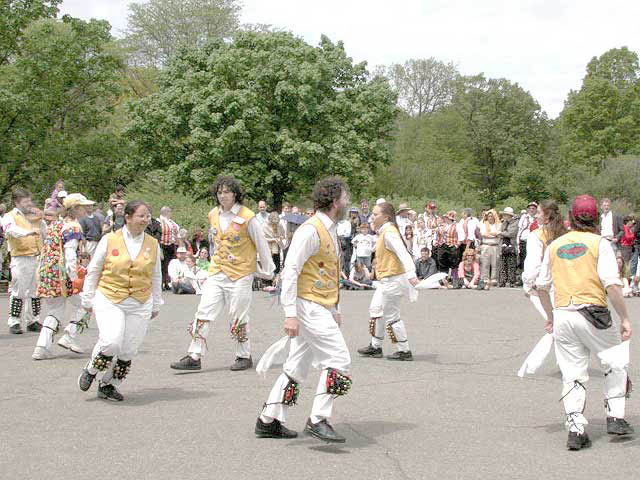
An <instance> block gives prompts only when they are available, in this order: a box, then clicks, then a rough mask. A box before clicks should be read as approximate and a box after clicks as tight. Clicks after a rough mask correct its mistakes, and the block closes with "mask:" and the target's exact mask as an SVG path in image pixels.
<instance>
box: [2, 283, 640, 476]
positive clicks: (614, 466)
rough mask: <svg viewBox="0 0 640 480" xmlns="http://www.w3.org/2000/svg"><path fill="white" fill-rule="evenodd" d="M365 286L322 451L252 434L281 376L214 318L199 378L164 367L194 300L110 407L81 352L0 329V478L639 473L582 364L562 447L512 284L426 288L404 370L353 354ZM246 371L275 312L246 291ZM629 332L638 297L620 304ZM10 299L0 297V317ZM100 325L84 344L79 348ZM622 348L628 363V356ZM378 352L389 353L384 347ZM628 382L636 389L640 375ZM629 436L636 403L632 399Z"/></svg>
mask: <svg viewBox="0 0 640 480" xmlns="http://www.w3.org/2000/svg"><path fill="white" fill-rule="evenodd" d="M371 296H372V293H371V292H351V291H347V292H344V291H343V292H341V299H342V311H343V315H344V318H345V322H344V326H343V331H344V335H345V338H346V340H347V344H348V346H349V349H350V351H351V354H352V359H353V365H352V375H353V381H354V385H353V388H352V390H351V392H350V393H349V394H348V395H346V396H344V397H341V398H339V399H338V400H337V401H336V408H335V412H334V418H333V420H332V423H333V425H334V427H335V429H336V430H337V431H338V432H340V433H342V434H343V435H345V436H346V437H347V443H345V444H344V445H340V446H336V445H328V444H325V443H323V442H321V441H319V440H316V439H313V438H311V437H307V436H304V435H301V436H300V437H299V438H297V439H295V440H274V439H257V438H255V435H254V433H253V429H254V426H255V421H256V418H257V416H258V414H259V413H260V410H261V406H262V403H263V402H264V401H265V399H266V397H267V394H268V392H269V390H270V388H271V385H272V384H273V382H274V380H275V379H276V377H277V375H278V374H279V373H280V368H279V367H278V366H276V367H275V368H273V369H272V370H271V371H269V372H268V374H267V376H266V378H262V377H260V376H258V375H257V374H256V372H255V371H254V370H251V371H245V372H231V371H229V368H228V367H229V365H231V363H233V360H234V358H233V357H234V344H233V342H232V341H231V339H230V337H229V334H228V327H227V320H226V319H220V320H219V321H217V322H216V324H215V326H214V328H213V331H212V333H211V335H210V337H209V341H208V344H209V353H208V355H207V356H206V357H205V358H204V359H203V369H202V371H200V372H197V373H181V372H176V371H174V370H171V369H170V368H169V364H170V363H171V362H173V361H176V360H178V359H179V358H180V357H182V356H183V355H184V354H185V351H186V348H187V345H188V343H189V338H190V337H189V335H188V333H187V326H188V324H189V322H190V320H191V318H192V316H193V314H194V312H195V309H196V306H197V302H198V297H195V296H175V295H172V294H170V293H165V294H164V298H165V305H164V306H163V308H162V311H161V313H160V315H159V317H158V318H157V319H155V320H154V321H152V323H151V325H150V328H149V331H148V334H147V337H146V339H145V342H144V344H143V346H142V347H141V350H140V352H139V354H138V356H137V357H136V358H135V359H134V361H133V364H132V368H131V373H130V374H129V376H128V377H127V379H126V381H125V382H124V383H123V384H122V386H121V387H120V392H121V393H122V394H123V395H124V396H125V401H124V402H121V403H109V402H106V401H104V400H100V399H98V398H97V397H96V389H95V386H94V387H92V389H91V390H90V391H89V392H86V393H85V392H81V391H80V390H79V389H78V387H77V384H76V380H77V377H78V375H79V374H80V371H81V369H82V367H83V366H84V364H85V363H86V361H87V358H88V353H87V354H85V355H76V354H73V353H69V352H67V351H66V350H61V349H58V348H57V347H56V350H55V352H54V353H55V358H53V359H51V360H45V361H34V360H32V359H31V353H32V351H33V348H34V346H35V343H36V334H33V333H29V334H24V335H10V334H9V333H8V329H7V328H6V324H5V327H2V333H0V358H1V359H2V363H1V364H2V378H1V382H0V402H1V403H0V419H1V420H0V439H1V445H2V449H0V478H2V479H5V478H6V479H16V478H26V479H48V480H57V479H61V480H62V479H64V480H72V479H83V480H86V479H93V478H100V479H102V478H105V479H112V478H113V479H154V480H157V479H189V480H192V479H201V478H202V479H276V480H277V479H280V478H282V479H285V478H286V479H291V478H304V479H307V478H309V479H311V478H314V479H316V478H317V479H346V478H348V479H350V480H357V479H378V478H380V479H405V478H408V479H485V478H486V479H542V478H544V479H563V480H565V479H567V478H577V479H580V478H584V479H595V478H609V477H611V478H638V477H636V475H638V473H637V472H638V471H639V467H640V433H639V434H638V435H637V436H635V437H631V438H625V439H620V438H611V437H609V436H608V435H607V434H606V426H605V411H604V407H603V396H602V387H603V375H602V373H601V371H600V370H599V366H598V364H597V362H596V361H595V360H592V370H591V376H592V378H591V381H589V382H588V384H587V399H588V400H587V407H586V411H585V415H586V417H587V418H588V419H589V425H588V427H587V431H588V432H589V434H590V436H591V438H592V441H593V446H592V447H591V448H590V449H587V450H582V451H579V452H568V451H567V450H566V449H565V442H566V431H565V429H564V415H563V409H562V404H561V403H559V402H558V400H559V398H560V396H561V388H562V385H561V380H560V374H559V370H558V368H557V367H556V365H555V357H554V356H553V355H550V356H549V358H547V361H546V363H545V365H544V366H543V367H542V368H541V369H540V371H539V372H538V373H537V374H536V375H534V376H532V377H528V378H526V379H524V380H522V379H520V378H519V377H518V376H517V371H518V369H519V367H520V365H521V364H522V362H523V360H524V358H525V357H526V355H527V354H528V352H529V351H530V350H531V348H532V347H533V346H534V345H535V343H536V342H537V341H538V340H539V338H540V337H541V336H542V334H543V333H544V332H543V330H542V319H541V318H540V316H539V314H538V313H536V311H535V310H534V308H533V306H532V305H531V304H530V303H529V301H528V300H527V299H526V298H525V297H524V296H523V294H522V292H521V291H520V290H517V289H494V290H491V291H490V292H480V291H428V292H421V293H420V297H419V299H418V301H417V302H416V303H414V304H410V303H408V302H406V303H405V305H404V306H403V310H402V311H403V318H404V320H405V322H406V325H407V330H408V333H409V340H410V345H411V350H412V351H413V355H414V359H415V360H414V361H413V362H392V361H388V360H386V359H368V358H360V357H358V355H357V353H356V349H357V348H359V347H362V346H364V345H366V344H367V342H368V315H367V307H368V303H369V301H370V299H371ZM254 298H255V302H254V306H253V316H254V321H253V325H252V334H251V341H252V350H253V357H254V363H257V361H258V360H259V358H260V356H261V354H262V352H264V351H265V350H266V349H267V348H268V347H269V346H270V345H271V344H272V343H273V342H275V341H276V340H278V339H279V338H280V337H281V336H282V335H283V331H282V320H283V314H282V309H281V307H279V306H278V305H277V303H276V302H275V301H274V299H273V298H272V297H269V295H267V294H265V293H262V292H256V293H255V297H254ZM627 304H628V308H629V310H630V313H631V317H632V319H633V324H634V328H635V329H636V334H638V335H640V331H639V330H637V329H638V328H639V327H638V322H637V318H638V315H639V313H640V299H635V298H633V299H629V300H628V301H627ZM7 310H8V298H7V297H6V296H2V297H0V312H3V315H5V314H6V312H7ZM96 337H97V330H96V328H95V322H94V323H93V324H92V325H91V328H90V329H89V330H88V331H85V333H83V334H82V336H81V337H80V343H81V345H82V346H83V347H84V348H85V349H86V351H87V352H89V350H90V349H91V347H92V346H93V344H94V342H95V340H96ZM635 345H637V340H636V339H635V338H634V339H633V340H632V354H631V358H632V365H638V364H639V358H638V357H639V354H638V351H637V349H636V348H635ZM384 348H385V353H391V351H392V350H391V345H390V344H389V341H388V340H386V341H385V346H384ZM630 374H631V378H632V380H633V381H634V382H635V381H636V380H637V381H638V382H640V379H638V375H637V369H636V368H634V367H633V366H632V367H631V369H630ZM318 375H319V372H317V371H315V370H313V369H312V370H311V372H310V375H309V378H308V381H307V382H306V383H305V384H304V385H303V386H302V389H301V394H300V397H299V402H298V405H297V406H295V407H293V408H292V410H291V415H290V421H289V422H288V424H287V426H288V427H289V428H293V429H295V430H297V431H299V432H301V431H302V429H303V427H304V424H305V422H306V419H307V417H308V415H309V410H310V406H311V401H312V398H313V395H314V392H315V386H316V383H317V378H318ZM639 385H640V383H639ZM627 419H628V420H629V422H630V423H631V424H633V425H635V426H636V427H637V428H638V431H639V432H640V421H639V420H640V399H639V398H638V397H637V396H633V395H632V397H631V399H630V400H629V402H628V403H627Z"/></svg>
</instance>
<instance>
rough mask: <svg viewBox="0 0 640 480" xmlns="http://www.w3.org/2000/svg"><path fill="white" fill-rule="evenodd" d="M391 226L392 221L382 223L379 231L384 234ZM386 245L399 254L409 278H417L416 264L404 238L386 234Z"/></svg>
mask: <svg viewBox="0 0 640 480" xmlns="http://www.w3.org/2000/svg"><path fill="white" fill-rule="evenodd" d="M389 226H391V223H390V222H387V223H385V224H384V225H382V227H380V229H379V230H378V233H379V234H380V235H382V233H383V232H384V231H385V229H387V228H388V227H389ZM394 233H395V232H394ZM384 246H385V247H386V248H388V249H389V250H391V251H392V252H393V253H395V254H396V255H397V257H398V259H399V260H400V263H402V267H403V268H404V271H405V273H404V274H405V275H406V276H407V280H411V279H412V278H416V265H415V264H414V263H413V258H411V254H410V253H409V252H408V251H407V247H406V246H405V244H404V240H402V238H400V237H398V236H397V235H393V234H392V235H385V236H384ZM396 276H399V275H396Z"/></svg>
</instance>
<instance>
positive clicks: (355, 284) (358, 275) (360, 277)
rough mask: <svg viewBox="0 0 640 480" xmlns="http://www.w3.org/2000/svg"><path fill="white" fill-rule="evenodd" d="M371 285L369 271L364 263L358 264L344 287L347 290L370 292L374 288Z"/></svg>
mask: <svg viewBox="0 0 640 480" xmlns="http://www.w3.org/2000/svg"><path fill="white" fill-rule="evenodd" d="M371 283H372V281H371V273H370V272H369V269H368V268H367V267H366V266H365V265H364V264H363V263H362V262H356V263H355V264H354V265H353V267H352V268H351V272H350V273H349V279H348V280H345V281H344V282H343V285H344V287H345V288H346V289H347V290H370V289H371V288H373V287H372V286H371Z"/></svg>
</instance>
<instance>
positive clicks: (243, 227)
mask: <svg viewBox="0 0 640 480" xmlns="http://www.w3.org/2000/svg"><path fill="white" fill-rule="evenodd" d="M236 217H240V218H242V219H243V220H244V222H242V223H238V222H237V221H236ZM253 217H255V213H253V212H252V211H251V210H249V209H248V208H247V207H241V208H240V211H239V212H238V214H237V215H235V217H234V219H233V220H232V221H231V223H230V224H229V226H228V227H227V230H226V231H224V232H223V231H222V230H221V228H220V207H216V208H214V209H213V210H211V211H210V212H209V225H210V226H211V228H213V229H214V230H213V232H214V233H213V241H214V242H215V252H214V254H213V257H211V264H210V265H209V275H215V274H216V273H220V272H221V271H222V272H224V274H225V275H226V276H227V277H229V278H230V279H231V280H233V281H234V282H235V281H236V280H239V279H241V278H242V277H246V276H247V275H249V274H251V273H254V272H255V271H256V268H257V264H258V262H257V258H256V257H257V253H256V246H255V244H254V243H253V240H251V237H250V236H249V231H248V229H249V228H248V227H249V220H251V219H252V218H253Z"/></svg>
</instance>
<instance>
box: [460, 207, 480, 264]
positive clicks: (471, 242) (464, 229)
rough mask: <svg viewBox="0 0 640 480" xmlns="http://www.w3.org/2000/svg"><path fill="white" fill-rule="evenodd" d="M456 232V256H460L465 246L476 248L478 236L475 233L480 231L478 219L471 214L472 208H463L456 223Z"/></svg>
mask: <svg viewBox="0 0 640 480" xmlns="http://www.w3.org/2000/svg"><path fill="white" fill-rule="evenodd" d="M456 232H457V233H458V246H459V247H458V253H459V255H458V258H462V256H463V255H464V251H465V250H466V249H467V248H476V244H477V243H478V238H477V235H476V233H479V232H480V221H479V220H478V219H477V218H476V217H474V216H473V210H471V209H470V208H465V209H464V210H463V211H462V218H461V219H460V221H459V222H458V223H457V225H456Z"/></svg>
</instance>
